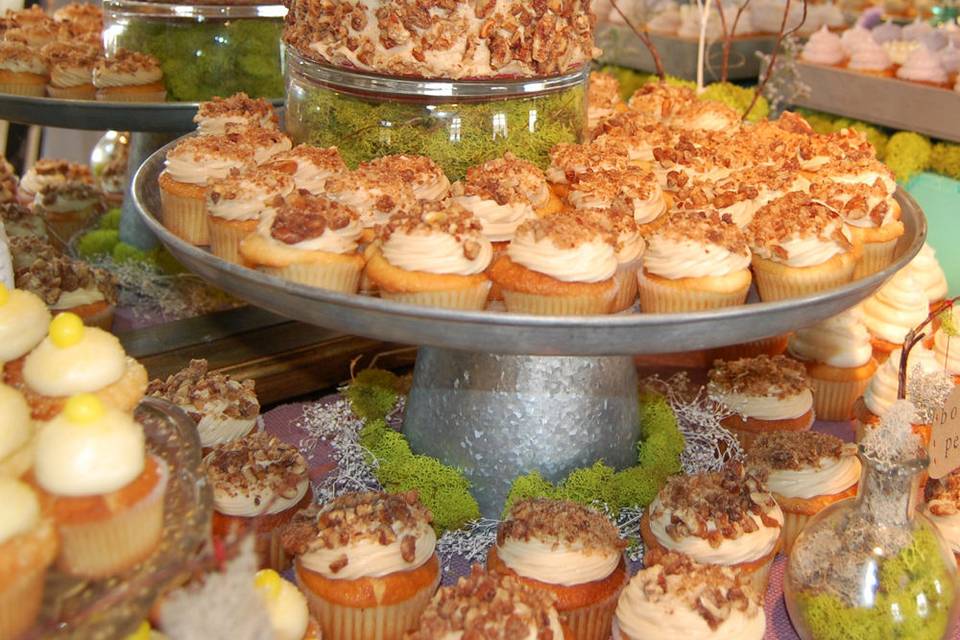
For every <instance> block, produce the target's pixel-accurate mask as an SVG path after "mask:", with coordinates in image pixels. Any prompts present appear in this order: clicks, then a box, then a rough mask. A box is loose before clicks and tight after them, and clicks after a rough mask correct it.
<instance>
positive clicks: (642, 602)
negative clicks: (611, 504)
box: [613, 553, 767, 640]
mask: <svg viewBox="0 0 960 640" xmlns="http://www.w3.org/2000/svg"><path fill="white" fill-rule="evenodd" d="M762 596H763V594H761V593H757V592H756V591H755V590H754V589H753V588H752V587H751V586H750V584H749V582H748V581H747V580H745V579H744V577H743V576H741V575H740V574H739V573H738V572H737V571H734V570H733V569H730V568H728V567H724V566H717V565H710V564H700V563H698V562H694V561H693V560H691V559H690V558H689V557H688V556H685V555H683V554H679V553H663V554H659V556H658V557H657V560H656V564H653V565H651V566H648V567H647V568H646V569H641V570H640V571H638V572H637V574H636V575H635V576H633V578H631V580H630V583H629V584H628V585H627V588H626V589H624V591H623V594H622V595H621V596H620V602H619V603H618V604H617V612H616V618H615V619H614V622H613V640H673V639H675V638H714V637H718V638H736V639H737V640H762V638H763V636H764V632H765V631H766V627H767V620H766V616H765V615H764V612H763V606H762V602H763V597H762Z"/></svg>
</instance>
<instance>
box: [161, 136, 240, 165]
mask: <svg viewBox="0 0 960 640" xmlns="http://www.w3.org/2000/svg"><path fill="white" fill-rule="evenodd" d="M167 155H168V156H173V157H176V156H184V157H187V158H190V159H192V160H193V161H194V162H203V161H204V160H206V159H208V158H218V157H219V158H229V159H232V160H239V161H242V162H248V163H252V162H253V147H252V146H251V145H249V144H246V143H245V142H244V140H243V139H242V138H241V136H240V134H238V133H226V134H223V135H219V136H191V137H188V138H184V139H182V140H181V141H180V142H178V143H177V145H176V146H175V147H174V148H173V149H171V150H170V152H169V153H168V154H167Z"/></svg>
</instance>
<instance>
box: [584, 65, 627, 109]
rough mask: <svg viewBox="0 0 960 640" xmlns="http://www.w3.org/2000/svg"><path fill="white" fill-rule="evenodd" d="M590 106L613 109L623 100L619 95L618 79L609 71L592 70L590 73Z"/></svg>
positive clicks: (588, 93)
mask: <svg viewBox="0 0 960 640" xmlns="http://www.w3.org/2000/svg"><path fill="white" fill-rule="evenodd" d="M587 95H589V96H590V107H591V108H593V109H613V108H614V107H616V106H617V105H618V104H620V103H621V102H623V99H622V98H621V97H620V81H619V80H617V79H616V78H614V77H613V76H612V75H610V74H609V73H605V72H603V71H594V72H592V73H591V74H590V87H589V90H588V92H587Z"/></svg>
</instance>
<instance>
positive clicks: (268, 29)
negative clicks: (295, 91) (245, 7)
mask: <svg viewBox="0 0 960 640" xmlns="http://www.w3.org/2000/svg"><path fill="white" fill-rule="evenodd" d="M282 30H283V20H282V19H281V18H272V19H271V18H258V19H243V20H226V21H224V20H208V21H206V22H191V21H189V20H164V19H144V18H135V19H132V20H130V22H129V24H127V25H126V26H125V28H124V29H123V30H122V31H121V32H120V33H119V34H118V35H117V43H118V46H121V47H125V48H127V49H133V50H136V51H142V52H144V53H149V54H151V55H154V56H156V57H157V58H158V59H159V60H160V65H161V67H162V68H163V73H164V78H165V81H166V84H167V100H174V101H198V100H208V99H209V98H211V97H213V96H217V95H219V96H229V95H232V94H234V93H236V92H238V91H245V92H246V93H247V94H249V95H251V96H254V97H264V98H279V97H281V96H282V95H283V69H282V67H281V58H280V36H281V32H282Z"/></svg>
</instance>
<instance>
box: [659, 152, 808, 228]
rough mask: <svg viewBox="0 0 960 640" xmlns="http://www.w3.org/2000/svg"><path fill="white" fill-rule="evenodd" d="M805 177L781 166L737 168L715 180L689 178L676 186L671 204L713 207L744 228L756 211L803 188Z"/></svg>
mask: <svg viewBox="0 0 960 640" xmlns="http://www.w3.org/2000/svg"><path fill="white" fill-rule="evenodd" d="M807 184H808V181H807V180H806V179H805V178H803V177H802V176H800V175H799V174H797V173H796V172H793V171H789V170H787V169H786V168H784V167H778V166H756V167H751V168H749V169H737V170H735V171H733V172H731V173H730V174H729V175H728V176H727V177H724V178H721V179H720V180H717V181H711V180H690V181H688V182H687V183H686V184H685V185H683V186H677V187H676V188H675V190H674V193H673V208H674V209H677V210H692V211H697V210H701V209H704V208H714V209H715V210H716V212H717V213H718V214H719V215H720V216H721V217H725V216H729V217H730V219H731V220H732V221H733V223H734V224H735V225H737V226H738V227H740V228H741V229H744V228H746V227H747V226H748V225H749V224H750V222H752V221H753V218H754V216H755V215H756V213H757V211H759V210H760V209H761V208H763V207H764V206H766V205H767V204H769V203H771V202H773V201H774V200H777V199H778V198H781V197H783V196H784V195H786V194H787V193H789V192H791V191H797V190H802V189H803V188H805V187H806V186H807Z"/></svg>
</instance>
